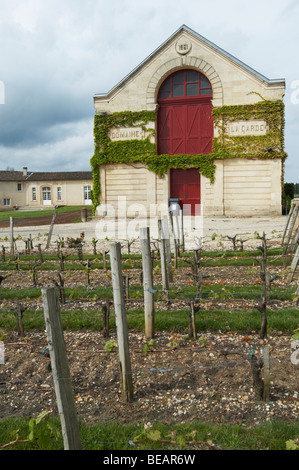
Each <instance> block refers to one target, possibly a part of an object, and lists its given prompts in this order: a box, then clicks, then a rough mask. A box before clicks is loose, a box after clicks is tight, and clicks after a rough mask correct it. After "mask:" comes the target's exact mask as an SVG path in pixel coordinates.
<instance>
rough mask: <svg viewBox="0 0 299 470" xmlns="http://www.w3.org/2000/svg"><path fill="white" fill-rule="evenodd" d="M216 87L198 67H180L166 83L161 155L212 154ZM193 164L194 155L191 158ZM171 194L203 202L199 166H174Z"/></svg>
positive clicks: (162, 91) (183, 201) (160, 126)
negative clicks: (212, 101)
mask: <svg viewBox="0 0 299 470" xmlns="http://www.w3.org/2000/svg"><path fill="white" fill-rule="evenodd" d="M211 98H212V87H211V84H210V82H209V81H208V79H207V78H206V77H205V76H203V75H202V74H201V73H199V72H197V71H195V70H180V71H178V72H175V73H174V74H172V75H171V76H169V77H168V78H167V79H166V80H165V81H164V82H163V84H162V86H161V88H160V91H159V96H158V102H159V112H158V153H159V154H160V155H163V154H168V155H178V154H186V155H190V156H191V155H197V154H201V153H202V154H209V153H211V152H212V145H213V132H214V131H213V119H212V103H211ZM190 164H191V165H192V158H190ZM170 197H171V198H179V199H180V202H181V206H182V205H183V204H184V205H190V206H191V214H192V215H194V214H195V205H196V204H200V174H199V170H198V169H194V168H192V169H191V168H190V169H187V170H183V169H172V170H171V172H170Z"/></svg>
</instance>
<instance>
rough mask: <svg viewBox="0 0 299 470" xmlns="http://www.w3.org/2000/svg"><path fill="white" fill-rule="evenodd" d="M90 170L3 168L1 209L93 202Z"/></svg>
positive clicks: (0, 195)
mask: <svg viewBox="0 0 299 470" xmlns="http://www.w3.org/2000/svg"><path fill="white" fill-rule="evenodd" d="M91 191H92V173H91V172H90V171H69V172H33V171H32V172H30V171H28V169H27V168H26V167H24V168H23V171H0V210H5V209H7V210H10V209H14V208H32V209H35V208H45V207H54V206H82V205H91V204H92V201H91Z"/></svg>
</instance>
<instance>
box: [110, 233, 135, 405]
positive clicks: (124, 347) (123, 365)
mask: <svg viewBox="0 0 299 470" xmlns="http://www.w3.org/2000/svg"><path fill="white" fill-rule="evenodd" d="M110 263H111V276H112V286H113V299H114V310H115V318H116V328H117V339H118V353H119V366H120V377H121V387H122V396H123V400H124V401H125V402H130V401H132V399H133V381H132V371H131V360H130V352H129V335H128V326H127V317H126V309H125V296H124V289H123V277H122V270H121V248H120V243H119V242H114V243H111V244H110Z"/></svg>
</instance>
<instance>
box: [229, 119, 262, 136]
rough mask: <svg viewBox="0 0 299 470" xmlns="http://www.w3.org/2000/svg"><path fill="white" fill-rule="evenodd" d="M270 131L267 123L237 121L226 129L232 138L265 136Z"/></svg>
mask: <svg viewBox="0 0 299 470" xmlns="http://www.w3.org/2000/svg"><path fill="white" fill-rule="evenodd" d="M268 131H269V126H268V124H267V123H266V121H258V120H252V121H235V122H230V123H229V124H228V126H227V128H226V132H227V133H228V135H230V136H232V137H233V136H240V135H265V134H267V132H268Z"/></svg>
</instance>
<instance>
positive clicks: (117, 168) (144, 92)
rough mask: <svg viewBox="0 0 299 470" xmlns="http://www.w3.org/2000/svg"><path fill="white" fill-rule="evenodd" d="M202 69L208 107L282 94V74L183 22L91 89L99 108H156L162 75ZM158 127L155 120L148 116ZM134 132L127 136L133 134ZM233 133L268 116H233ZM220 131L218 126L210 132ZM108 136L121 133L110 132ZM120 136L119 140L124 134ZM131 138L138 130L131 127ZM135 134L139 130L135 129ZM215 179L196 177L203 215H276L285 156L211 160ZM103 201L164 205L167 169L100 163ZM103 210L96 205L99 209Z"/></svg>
mask: <svg viewBox="0 0 299 470" xmlns="http://www.w3.org/2000/svg"><path fill="white" fill-rule="evenodd" d="M186 68H191V69H194V70H197V71H200V72H201V73H203V74H204V75H205V76H206V77H207V78H208V79H209V81H210V83H211V85H212V89H213V99H212V104H213V107H214V108H216V107H221V106H225V105H227V106H232V105H246V104H254V103H257V102H259V101H261V100H262V99H265V100H270V101H276V100H282V99H283V97H284V93H285V82H284V80H283V79H279V80H269V79H267V78H266V77H264V76H263V75H261V74H259V73H258V72H256V71H254V70H253V69H251V68H250V67H248V66H247V65H245V64H244V63H242V62H240V61H239V60H237V59H236V58H234V57H232V56H231V55H230V54H228V53H226V52H225V51H223V50H222V49H220V48H219V47H217V46H215V45H214V44H212V43H210V42H209V41H207V40H206V39H205V38H203V37H201V36H200V35H198V34H197V33H195V32H194V31H192V30H190V29H189V28H188V27H186V26H182V27H181V28H180V29H179V30H178V31H177V32H176V33H175V34H174V35H173V36H172V37H171V38H169V39H168V40H167V41H166V42H165V43H164V44H162V45H161V46H160V47H159V48H158V49H157V50H156V51H155V52H154V53H153V54H151V55H150V56H149V57H148V58H147V59H146V60H145V61H144V62H143V63H142V64H140V65H139V66H138V67H137V68H136V69H135V70H133V71H132V73H131V74H129V75H128V76H127V77H126V78H124V80H123V81H122V82H120V83H119V84H118V85H116V86H115V87H114V88H113V89H112V90H111V91H110V92H108V93H107V94H102V95H96V96H95V97H94V106H95V111H96V113H97V114H102V113H108V114H111V113H115V112H120V111H142V110H147V111H152V110H157V106H158V104H157V94H158V90H159V88H160V86H161V84H162V83H163V81H164V80H165V78H166V77H167V76H168V75H170V74H171V73H173V72H174V71H177V70H180V69H186ZM152 126H153V128H154V129H155V130H156V131H157V129H156V123H152ZM130 132H131V137H130ZM229 132H230V133H232V134H233V135H242V134H246V135H265V134H266V133H267V132H268V129H267V125H266V123H265V122H263V121H261V120H259V121H256V122H247V123H244V122H238V123H235V125H234V126H233V127H232V128H231V129H230V131H229ZM217 135H218V129H217V128H216V127H215V129H214V136H217ZM110 136H111V138H112V139H116V140H117V139H118V137H117V136H116V132H114V134H113V132H112V131H111V133H110ZM125 138H126V137H125V135H124V134H123V137H119V139H120V140H121V139H125ZM127 138H128V140H130V138H139V137H136V134H134V131H133V130H132V129H131V130H130V129H128V134H127ZM140 138H143V137H142V133H141V132H140ZM215 164H216V172H215V181H214V183H211V182H210V181H209V179H207V178H206V177H204V176H202V177H201V204H202V206H203V213H204V215H207V216H253V215H255V216H258V215H280V214H281V188H282V170H283V168H282V160H281V159H269V160H264V159H263V160H258V159H245V158H234V159H224V160H216V161H215ZM100 184H101V196H100V201H99V203H100V205H101V204H112V205H114V206H115V204H116V198H117V197H118V196H119V195H120V194H121V195H122V196H126V197H127V200H128V203H129V204H130V203H131V202H132V203H136V201H138V202H140V203H142V204H144V205H145V206H146V207H147V208H149V205H150V204H153V203H155V204H160V203H163V204H168V200H169V175H165V177H164V178H159V177H157V176H156V175H155V174H154V173H152V172H151V171H149V170H148V169H147V168H146V166H145V165H143V164H139V165H134V167H133V166H132V165H128V164H124V163H123V164H114V165H103V166H101V168H100ZM98 212H100V208H99V210H98Z"/></svg>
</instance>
